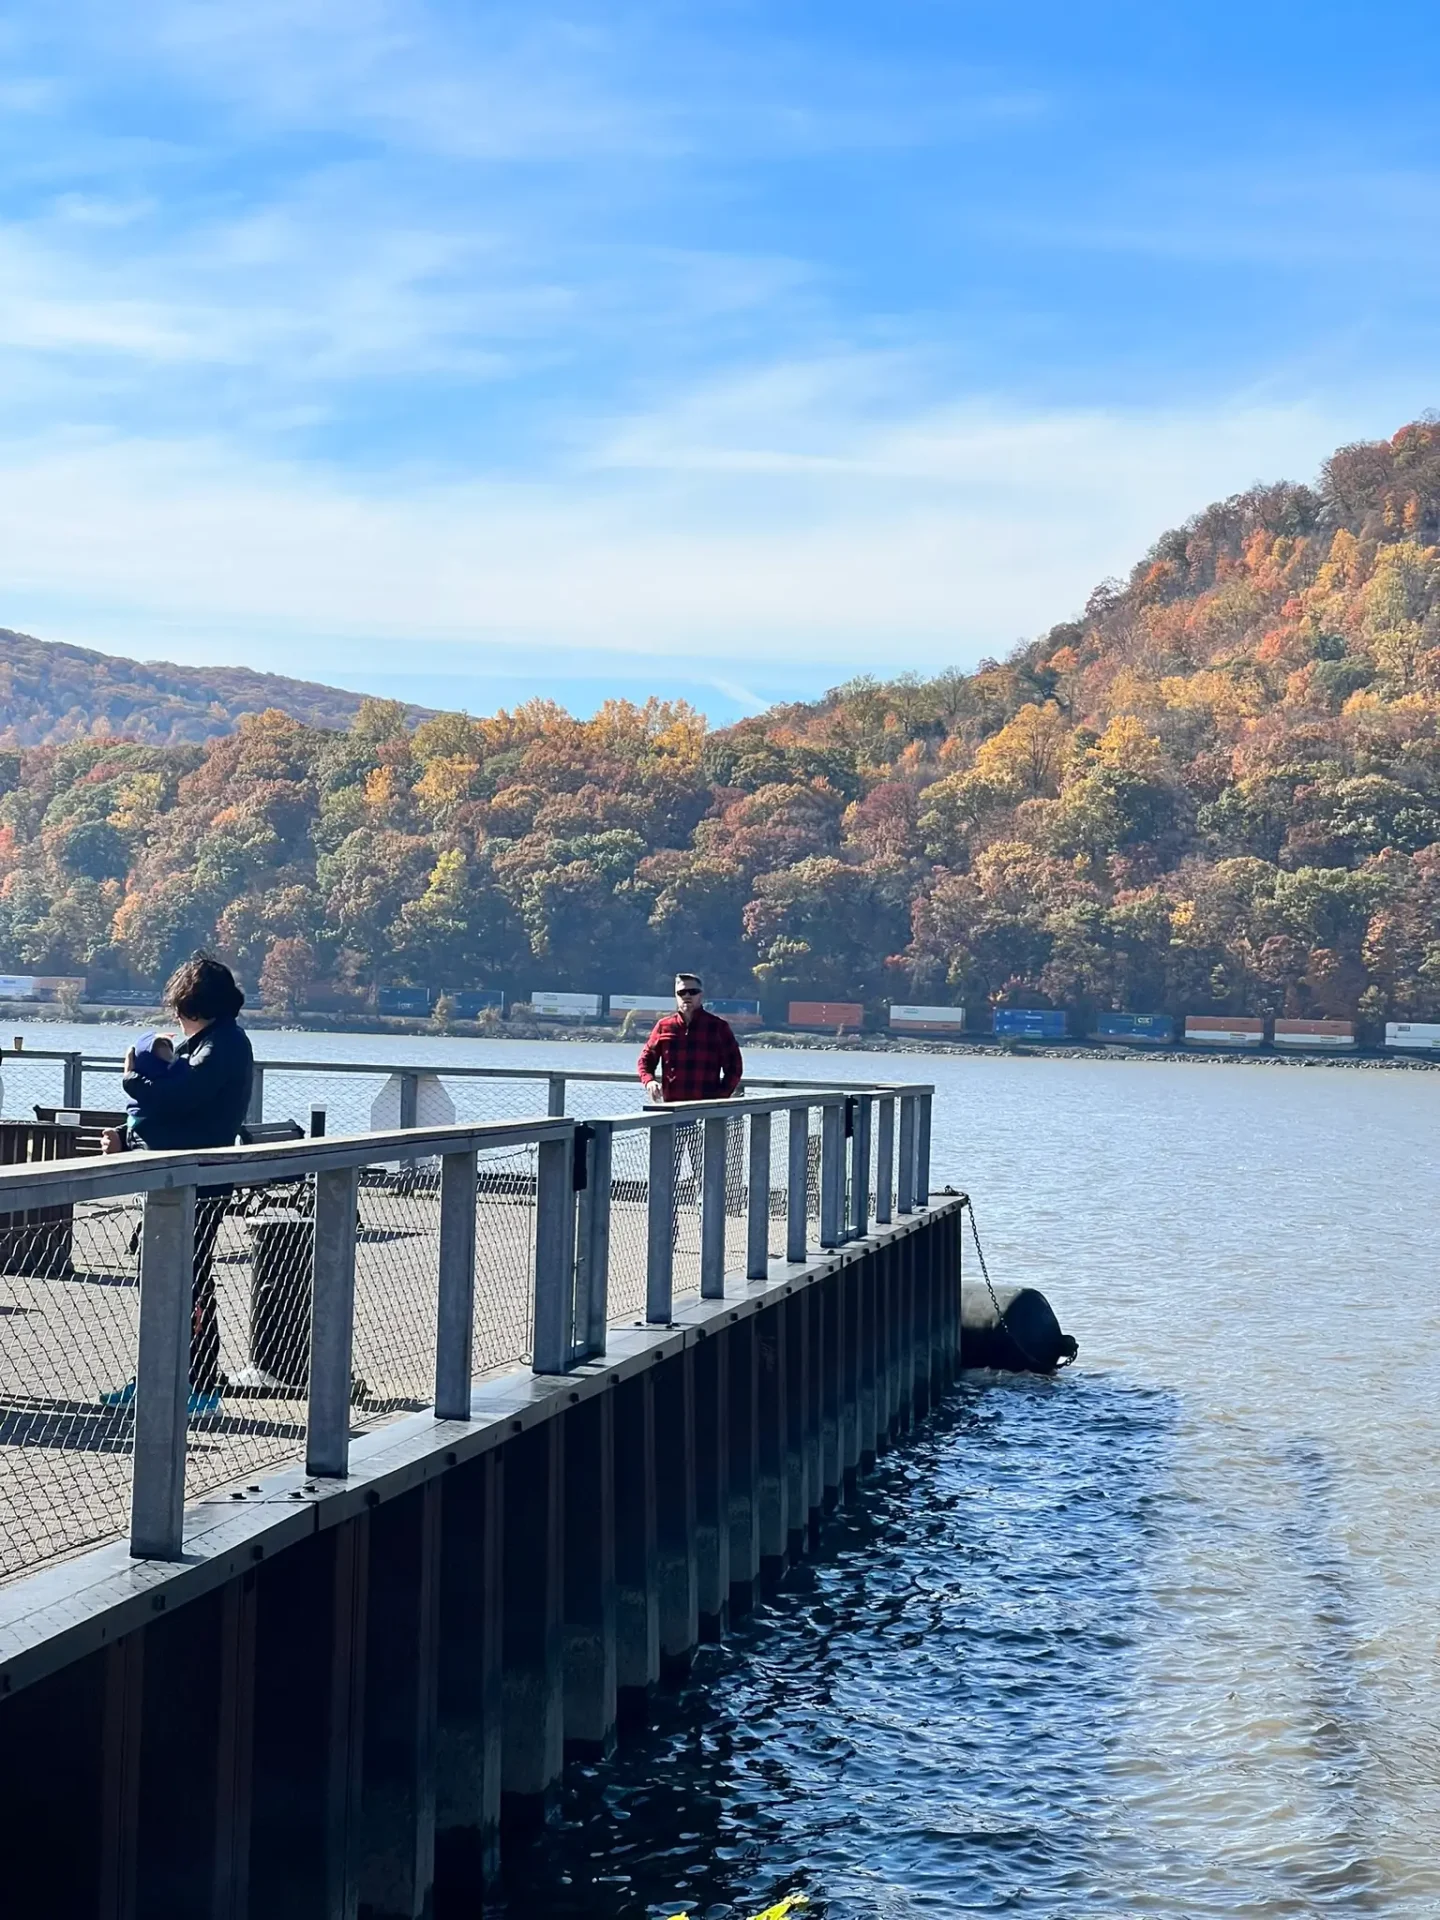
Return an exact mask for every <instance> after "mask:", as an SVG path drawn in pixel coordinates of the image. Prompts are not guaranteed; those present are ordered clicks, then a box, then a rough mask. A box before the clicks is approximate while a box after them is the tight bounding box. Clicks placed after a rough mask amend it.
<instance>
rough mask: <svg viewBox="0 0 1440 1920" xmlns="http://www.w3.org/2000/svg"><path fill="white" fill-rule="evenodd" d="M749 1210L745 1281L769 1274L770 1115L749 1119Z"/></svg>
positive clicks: (746, 1234)
mask: <svg viewBox="0 0 1440 1920" xmlns="http://www.w3.org/2000/svg"><path fill="white" fill-rule="evenodd" d="M749 1173H750V1178H749V1195H748V1198H749V1209H748V1215H747V1218H746V1222H745V1278H746V1279H747V1280H763V1279H764V1278H765V1276H766V1275H767V1274H768V1273H769V1271H770V1116H769V1114H768V1113H752V1114H751V1116H750V1168H749Z"/></svg>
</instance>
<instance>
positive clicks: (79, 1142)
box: [34, 1106, 126, 1160]
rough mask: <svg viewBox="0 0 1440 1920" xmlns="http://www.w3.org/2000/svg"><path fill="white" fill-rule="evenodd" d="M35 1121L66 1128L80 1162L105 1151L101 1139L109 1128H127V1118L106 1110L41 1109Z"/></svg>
mask: <svg viewBox="0 0 1440 1920" xmlns="http://www.w3.org/2000/svg"><path fill="white" fill-rule="evenodd" d="M34 1111H35V1118H36V1120H37V1121H38V1122H39V1123H40V1125H41V1126H42V1127H64V1128H66V1129H67V1130H68V1131H69V1134H70V1142H69V1145H70V1152H71V1154H72V1155H73V1156H74V1157H75V1158H76V1159H77V1160H78V1159H86V1158H89V1157H90V1156H91V1155H92V1154H97V1153H99V1152H100V1150H101V1139H100V1136H101V1135H102V1134H103V1133H104V1132H105V1131H106V1129H107V1128H109V1127H123V1126H124V1124H125V1120H126V1116H125V1114H123V1113H112V1112H110V1111H109V1110H108V1109H106V1108H104V1107H40V1106H37V1107H36V1108H35V1110H34Z"/></svg>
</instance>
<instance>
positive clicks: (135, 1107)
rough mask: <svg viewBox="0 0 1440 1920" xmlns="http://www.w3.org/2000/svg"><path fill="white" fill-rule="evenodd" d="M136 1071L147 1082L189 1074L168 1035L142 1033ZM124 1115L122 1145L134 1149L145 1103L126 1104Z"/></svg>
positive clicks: (138, 1045) (187, 1065)
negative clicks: (142, 1075) (125, 1116)
mask: <svg viewBox="0 0 1440 1920" xmlns="http://www.w3.org/2000/svg"><path fill="white" fill-rule="evenodd" d="M135 1071H136V1072H137V1073H143V1074H144V1076H145V1078H146V1079H147V1080H171V1079H173V1078H174V1077H175V1075H176V1074H177V1073H189V1071H190V1062H189V1061H188V1060H179V1059H177V1058H176V1057H175V1042H174V1041H173V1040H172V1039H171V1038H170V1036H169V1034H168V1033H145V1034H142V1035H141V1036H140V1039H139V1041H138V1042H137V1043H136V1047H135ZM125 1112H126V1115H127V1118H126V1121H125V1141H124V1144H125V1146H126V1147H133V1146H134V1145H135V1141H134V1139H133V1138H132V1136H133V1134H134V1131H135V1122H136V1121H137V1120H143V1119H144V1117H145V1103H144V1101H143V1100H131V1101H129V1102H128V1103H127V1105H126V1108H125Z"/></svg>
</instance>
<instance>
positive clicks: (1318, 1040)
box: [1275, 1027, 1355, 1049]
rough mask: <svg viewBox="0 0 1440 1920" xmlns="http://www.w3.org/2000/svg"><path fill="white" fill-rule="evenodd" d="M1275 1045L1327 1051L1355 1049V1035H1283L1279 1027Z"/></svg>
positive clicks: (1276, 1030) (1276, 1032)
mask: <svg viewBox="0 0 1440 1920" xmlns="http://www.w3.org/2000/svg"><path fill="white" fill-rule="evenodd" d="M1275 1044H1276V1046H1277V1047H1325V1048H1326V1049H1330V1048H1333V1047H1353V1046H1354V1044H1355V1036H1354V1034H1353V1033H1282V1032H1281V1031H1280V1029H1279V1028H1278V1027H1277V1028H1276V1029H1275Z"/></svg>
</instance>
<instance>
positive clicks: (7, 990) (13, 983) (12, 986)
mask: <svg viewBox="0 0 1440 1920" xmlns="http://www.w3.org/2000/svg"><path fill="white" fill-rule="evenodd" d="M39 998H40V995H39V994H38V993H37V992H36V990H35V976H34V974H33V973H0V1000H38V999H39Z"/></svg>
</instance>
